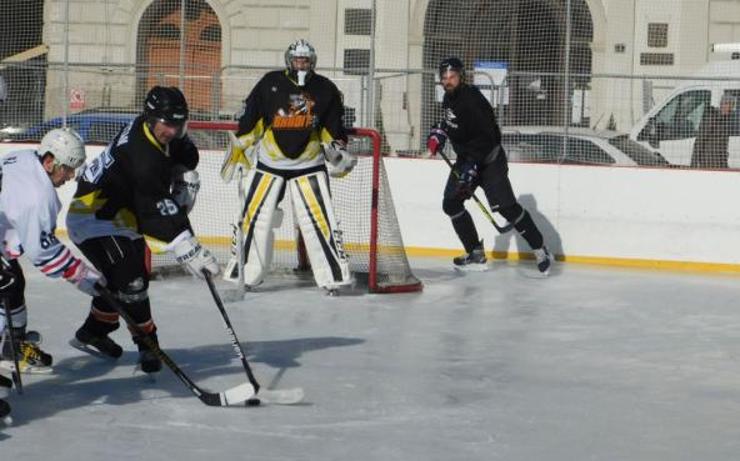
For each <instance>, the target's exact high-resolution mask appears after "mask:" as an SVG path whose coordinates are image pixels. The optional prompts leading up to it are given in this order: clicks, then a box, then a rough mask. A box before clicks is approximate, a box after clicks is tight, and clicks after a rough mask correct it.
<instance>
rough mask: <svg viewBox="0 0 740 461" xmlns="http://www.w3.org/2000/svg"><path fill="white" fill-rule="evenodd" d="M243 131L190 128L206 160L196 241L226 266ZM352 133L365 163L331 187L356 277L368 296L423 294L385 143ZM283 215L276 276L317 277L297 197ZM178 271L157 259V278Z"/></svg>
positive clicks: (215, 125) (218, 125)
mask: <svg viewBox="0 0 740 461" xmlns="http://www.w3.org/2000/svg"><path fill="white" fill-rule="evenodd" d="M235 130H236V124H235V123H234V122H198V121H193V122H190V123H189V126H188V134H189V135H190V136H191V137H192V138H193V140H194V141H195V143H196V144H197V145H198V148H199V150H200V152H201V160H200V164H199V166H198V172H199V173H200V177H201V191H200V193H199V195H198V200H197V203H196V205H195V208H194V209H193V211H192V212H191V214H190V220H191V223H192V225H193V228H194V230H195V233H196V235H197V236H198V237H199V239H200V240H201V241H202V242H203V243H204V244H205V245H206V246H208V248H210V249H211V250H212V251H213V253H214V254H215V255H216V257H217V258H218V260H219V262H221V263H222V264H225V263H226V262H228V260H229V258H230V257H231V239H232V229H233V227H232V223H234V222H235V221H236V215H237V212H238V210H239V208H240V204H239V199H238V191H237V185H236V180H234V181H232V182H231V183H230V184H225V183H224V182H223V181H222V180H221V177H220V176H219V171H220V168H221V162H222V160H223V153H224V151H225V149H226V146H227V143H228V136H227V134H226V132H227V131H235ZM349 133H350V136H349V150H350V151H351V152H352V153H354V154H355V155H357V158H358V162H357V166H356V167H355V168H354V170H353V171H352V172H351V173H350V174H348V175H347V176H345V177H344V178H331V179H330V184H331V192H332V199H333V204H334V211H335V213H336V216H337V220H338V225H339V228H340V230H341V231H342V237H343V241H344V250H345V252H346V253H347V255H348V259H349V264H350V270H351V271H352V273H353V275H354V277H355V278H356V279H357V280H358V282H360V283H365V282H366V283H367V286H368V291H370V292H373V293H401V292H414V291H420V290H421V289H422V283H421V282H420V281H419V280H418V279H417V278H416V277H415V276H414V275H413V273H412V272H411V267H410V265H409V262H408V258H407V257H406V251H405V249H404V246H403V240H402V238H401V230H400V227H399V225H398V219H397V217H396V212H395V207H394V205H393V197H392V196H391V190H390V186H389V183H388V177H387V175H386V171H385V168H384V164H383V159H382V157H381V155H380V135H379V134H378V132H376V131H374V130H371V129H365V128H356V129H351V130H350V132H349ZM279 207H280V208H281V209H282V210H283V212H284V217H283V222H282V224H281V226H280V227H279V228H278V229H276V233H275V244H274V257H273V262H272V267H271V270H270V273H271V274H273V275H275V274H294V273H299V272H301V271H309V270H310V266H309V264H308V258H307V256H306V254H305V247H304V246H303V245H302V240H301V238H300V233H299V232H298V230H297V228H296V225H295V222H294V219H293V213H292V203H291V201H290V196H289V194H286V196H285V198H284V199H283V201H282V203H281V204H280V205H279ZM175 264H176V263H175V262H174V260H173V259H172V258H171V257H169V256H154V257H153V258H152V265H153V268H154V270H157V269H166V268H167V267H172V266H173V265H175Z"/></svg>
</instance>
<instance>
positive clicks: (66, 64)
mask: <svg viewBox="0 0 740 461" xmlns="http://www.w3.org/2000/svg"><path fill="white" fill-rule="evenodd" d="M62 107H64V112H63V113H64V116H63V117H62V127H64V128H66V127H67V117H68V116H69V0H65V2H64V91H62Z"/></svg>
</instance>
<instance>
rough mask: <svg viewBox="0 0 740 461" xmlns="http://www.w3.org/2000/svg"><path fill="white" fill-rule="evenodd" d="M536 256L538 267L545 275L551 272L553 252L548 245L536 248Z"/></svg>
mask: <svg viewBox="0 0 740 461" xmlns="http://www.w3.org/2000/svg"><path fill="white" fill-rule="evenodd" d="M534 257H535V260H536V261H537V269H538V270H539V271H540V273H541V274H542V275H544V276H547V275H549V274H550V267H552V261H553V257H552V253H550V250H548V249H547V247H546V246H543V247H542V248H538V249H536V250H534Z"/></svg>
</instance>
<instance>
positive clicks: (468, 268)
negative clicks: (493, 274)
mask: <svg viewBox="0 0 740 461" xmlns="http://www.w3.org/2000/svg"><path fill="white" fill-rule="evenodd" d="M452 267H454V268H455V270H456V271H460V272H486V271H488V263H486V264H467V265H465V266H452Z"/></svg>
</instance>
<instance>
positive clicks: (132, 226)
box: [67, 86, 219, 373]
mask: <svg viewBox="0 0 740 461" xmlns="http://www.w3.org/2000/svg"><path fill="white" fill-rule="evenodd" d="M187 119H188V105H187V101H186V100H185V96H184V95H183V94H182V92H181V91H180V90H179V89H177V88H175V87H161V86H155V87H153V88H152V89H151V90H150V91H149V93H148V94H147V96H146V100H145V102H144V111H143V114H141V115H140V116H138V117H137V118H136V119H134V121H133V122H131V123H130V124H129V125H128V126H126V127H124V128H123V129H122V130H121V131H120V132H119V133H118V134H117V135H116V136H115V138H113V141H112V142H111V143H110V144H109V145H108V146H107V147H106V149H105V150H104V151H103V152H102V153H101V154H100V156H98V157H97V158H96V159H95V160H93V161H92V162H90V163H89V164H88V166H87V167H86V168H85V170H84V172H83V173H82V175H81V176H80V178H79V179H78V186H77V192H76V193H75V196H74V199H73V201H72V203H71V205H70V210H69V213H68V215H67V227H68V229H69V234H70V237H71V239H72V241H74V243H75V244H76V245H77V246H78V247H79V248H80V249H81V250H82V252H83V253H84V254H85V256H86V257H87V259H89V260H90V261H91V262H92V263H93V264H94V265H95V267H97V268H98V269H99V270H100V271H101V272H102V273H103V274H104V275H105V278H106V279H107V281H108V287H109V289H110V291H111V292H112V293H113V294H114V295H115V296H116V298H117V299H118V301H119V302H120V304H121V305H122V306H123V307H124V308H125V309H126V310H127V312H128V313H129V314H130V315H131V317H133V319H134V320H135V321H136V323H137V325H138V330H139V331H143V332H145V335H146V336H147V337H149V339H151V340H153V341H155V343H156V341H157V327H156V325H155V324H154V320H152V315H151V307H150V304H149V295H148V292H147V290H148V287H149V273H148V270H147V255H146V252H147V242H148V243H149V246H150V247H151V248H152V251H171V252H174V254H175V256H176V258H177V260H178V262H180V263H181V264H183V265H184V266H185V267H186V268H187V269H188V270H189V271H190V272H191V273H192V274H194V275H196V276H198V277H201V278H202V277H203V273H202V271H203V270H205V271H207V272H209V273H211V274H214V275H215V274H217V273H218V272H219V267H218V264H217V262H216V259H215V258H214V257H213V256H212V255H211V253H210V252H209V251H208V250H207V249H206V248H204V247H202V246H201V245H200V243H199V242H198V239H197V238H196V237H195V235H193V230H192V227H191V226H190V221H189V220H188V212H189V211H190V209H191V208H192V206H193V204H194V202H195V196H196V193H197V191H198V188H199V180H198V175H197V173H196V172H195V171H193V170H195V167H196V166H197V165H198V160H199V155H198V150H197V148H196V147H195V145H194V144H193V142H192V141H191V140H190V138H189V137H188V136H187V133H186V128H187ZM145 238H146V241H147V242H145ZM118 327H119V315H118V313H117V312H116V311H115V309H114V308H113V307H112V306H110V305H109V304H108V303H107V302H106V301H105V300H104V299H103V298H102V297H95V298H93V300H92V305H91V307H90V313H89V315H88V316H87V319H86V320H85V322H84V324H83V325H82V326H81V327H80V328H79V329H78V330H77V332H76V334H75V340H73V342H72V344H73V345H75V346H76V347H79V348H81V349H83V350H87V351H89V352H92V353H94V354H96V355H103V356H107V357H110V358H114V359H116V358H118V357H120V356H121V353H122V349H121V346H119V345H118V344H116V343H115V342H114V341H113V340H112V339H111V338H110V337H109V336H108V335H109V334H110V333H111V332H113V331H114V330H116V329H117V328H118ZM132 337H133V341H134V343H135V344H136V345H137V346H138V349H139V364H140V365H141V369H142V370H143V371H144V372H146V373H153V372H156V371H159V370H160V369H161V367H162V364H161V362H160V360H159V358H157V356H156V355H155V354H154V353H153V352H152V351H151V350H150V349H149V348H148V347H147V346H146V344H145V342H146V339H145V338H144V337H143V336H140V335H139V334H138V333H137V332H134V331H132Z"/></svg>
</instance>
